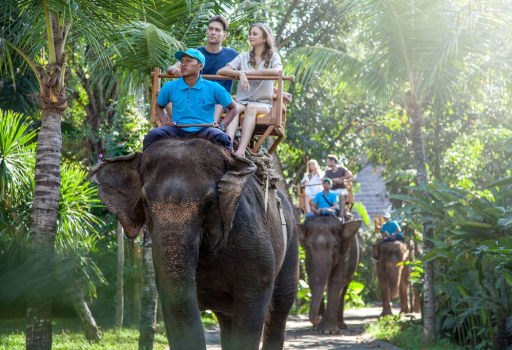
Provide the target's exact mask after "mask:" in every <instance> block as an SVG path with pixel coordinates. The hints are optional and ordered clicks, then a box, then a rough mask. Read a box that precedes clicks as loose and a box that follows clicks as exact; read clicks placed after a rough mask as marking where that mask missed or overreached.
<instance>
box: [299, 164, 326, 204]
mask: <svg viewBox="0 0 512 350" xmlns="http://www.w3.org/2000/svg"><path fill="white" fill-rule="evenodd" d="M323 177H324V172H323V171H322V170H321V169H320V166H319V165H318V162H317V161H316V160H314V159H311V160H310V161H309V162H308V171H307V173H306V174H304V177H303V178H302V181H301V182H300V183H301V184H302V185H306V184H307V185H309V186H306V187H305V188H306V198H305V199H306V214H307V213H310V212H311V204H310V203H311V200H312V199H313V198H315V196H316V195H317V193H320V192H322V191H323V190H324V188H323V187H322V179H323ZM312 185H314V186H312Z"/></svg>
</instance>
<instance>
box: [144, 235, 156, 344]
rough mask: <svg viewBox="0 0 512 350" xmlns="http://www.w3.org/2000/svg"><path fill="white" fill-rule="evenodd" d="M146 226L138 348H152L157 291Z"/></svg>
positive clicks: (151, 251)
mask: <svg viewBox="0 0 512 350" xmlns="http://www.w3.org/2000/svg"><path fill="white" fill-rule="evenodd" d="M148 241H149V236H148V233H147V229H146V227H144V248H143V257H142V276H143V280H142V305H141V309H142V312H141V317H140V338H139V350H152V349H153V342H154V338H155V328H156V316H157V309H158V291H157V290H156V282H155V268H154V266H153V250H152V249H151V242H148Z"/></svg>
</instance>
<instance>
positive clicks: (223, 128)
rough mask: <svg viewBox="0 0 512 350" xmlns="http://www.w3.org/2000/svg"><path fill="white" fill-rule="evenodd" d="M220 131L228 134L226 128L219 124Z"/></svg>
mask: <svg viewBox="0 0 512 350" xmlns="http://www.w3.org/2000/svg"><path fill="white" fill-rule="evenodd" d="M219 129H220V131H222V132H226V126H225V125H222V124H219Z"/></svg>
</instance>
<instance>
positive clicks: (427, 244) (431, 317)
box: [407, 103, 436, 344]
mask: <svg viewBox="0 0 512 350" xmlns="http://www.w3.org/2000/svg"><path fill="white" fill-rule="evenodd" d="M414 106H416V108H412V109H411V110H408V111H407V112H408V115H409V116H410V117H411V121H412V139H413V143H414V156H415V158H416V171H417V177H418V183H419V184H424V185H426V184H428V174H427V165H426V164H427V161H426V157H425V142H424V139H423V131H422V129H421V128H422V126H423V113H422V111H420V110H419V108H418V104H417V103H416V104H414ZM431 238H433V230H432V228H430V225H429V223H424V224H423V254H424V256H425V255H427V254H428V253H430V251H431V250H432V249H433V244H432V242H431V240H430V239H431ZM423 271H424V275H423V276H424V279H423V290H424V292H423V293H424V294H423V298H424V299H423V300H424V310H423V342H424V344H430V343H432V342H433V341H434V340H435V339H436V299H435V298H436V295H435V290H434V283H435V280H434V278H435V275H434V261H429V262H424V263H423Z"/></svg>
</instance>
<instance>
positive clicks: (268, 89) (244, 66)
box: [228, 52, 281, 107]
mask: <svg viewBox="0 0 512 350" xmlns="http://www.w3.org/2000/svg"><path fill="white" fill-rule="evenodd" d="M250 59H251V56H250V54H249V52H243V53H241V54H239V55H238V56H236V57H235V59H234V60H233V61H231V62H229V63H228V66H230V67H231V68H233V69H234V70H245V71H256V70H264V69H267V68H265V61H261V63H260V65H259V67H258V69H254V67H253V66H251V65H250V64H249V60H250ZM278 64H281V57H279V54H278V53H277V52H273V53H272V58H271V59H270V62H269V65H268V68H274V67H275V66H276V65H278ZM240 85H241V84H240V83H238V88H237V89H236V101H237V102H240V103H242V104H247V103H249V102H260V103H264V104H266V105H269V106H270V107H272V96H273V95H274V81H273V80H249V87H250V89H249V91H246V92H244V91H242V88H241V86H240ZM244 102H245V103H244Z"/></svg>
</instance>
